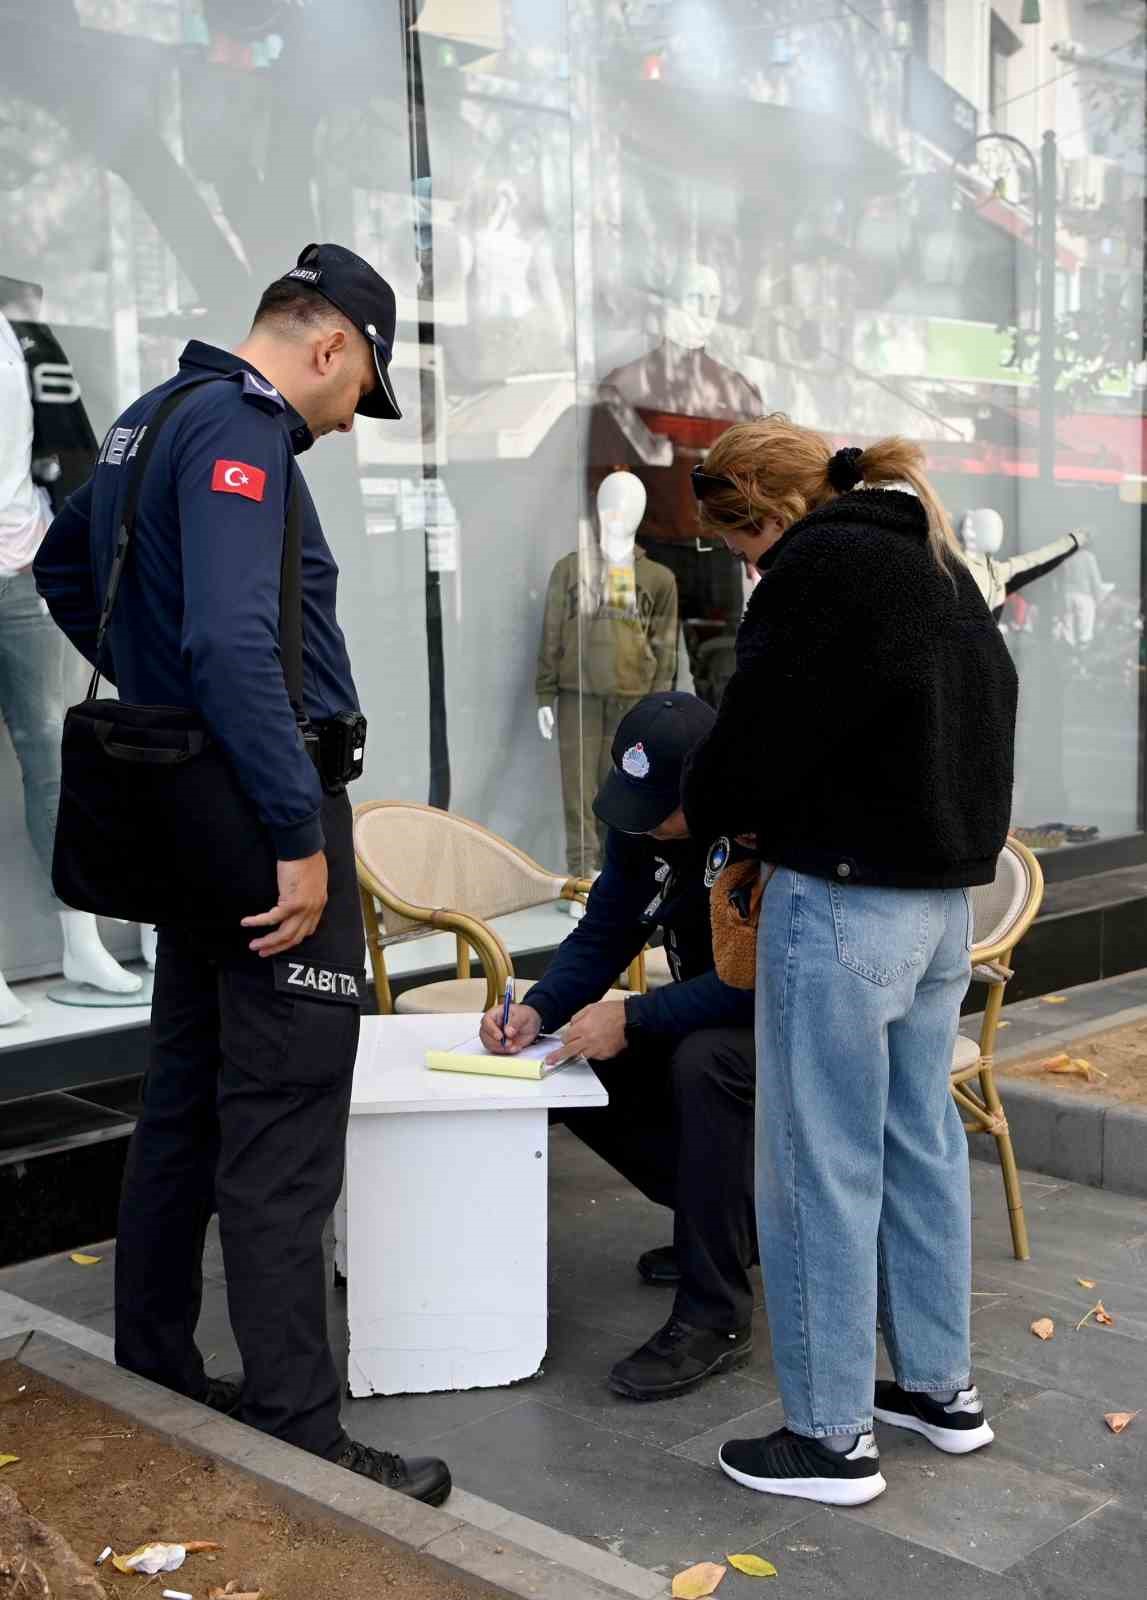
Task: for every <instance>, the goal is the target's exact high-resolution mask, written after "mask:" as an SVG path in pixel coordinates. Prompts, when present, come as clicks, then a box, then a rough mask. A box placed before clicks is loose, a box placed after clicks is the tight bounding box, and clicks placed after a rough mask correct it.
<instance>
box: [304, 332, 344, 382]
mask: <svg viewBox="0 0 1147 1600" xmlns="http://www.w3.org/2000/svg"><path fill="white" fill-rule="evenodd" d="M346 348H347V336H346V330H345V329H344V328H326V329H324V330H323V332H322V333H321V334H319V336H318V337H317V338H316V339H315V340H314V342H313V343H312V345H311V354H312V357H313V359H314V363H315V366H316V367H317V368H318V371H319V374H320V376H322V377H324V378H326V377H329V376H330V373H331V370H332V368H333V367H334V366H335V364H336V362H337V361H338V359H339V357H340V356H341V355H343V354H344V353H345V351H346Z"/></svg>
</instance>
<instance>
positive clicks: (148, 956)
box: [139, 922, 159, 972]
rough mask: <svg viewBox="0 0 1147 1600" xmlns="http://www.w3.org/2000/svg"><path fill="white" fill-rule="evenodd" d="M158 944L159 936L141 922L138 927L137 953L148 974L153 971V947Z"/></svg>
mask: <svg viewBox="0 0 1147 1600" xmlns="http://www.w3.org/2000/svg"><path fill="white" fill-rule="evenodd" d="M158 943H159V935H158V933H157V932H156V931H155V929H154V928H151V927H146V926H145V925H144V924H143V923H142V922H141V923H140V926H139V953H140V955H141V956H142V957H143V959H144V964H145V965H146V967H147V969H148V971H149V972H154V971H155V947H156V945H157V944H158Z"/></svg>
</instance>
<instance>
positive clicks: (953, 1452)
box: [872, 1407, 996, 1456]
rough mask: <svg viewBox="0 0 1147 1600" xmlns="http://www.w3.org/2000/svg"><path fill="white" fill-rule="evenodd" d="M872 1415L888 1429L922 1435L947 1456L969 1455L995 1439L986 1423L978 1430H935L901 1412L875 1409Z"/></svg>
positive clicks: (982, 1423)
mask: <svg viewBox="0 0 1147 1600" xmlns="http://www.w3.org/2000/svg"><path fill="white" fill-rule="evenodd" d="M872 1415H873V1416H874V1417H875V1418H876V1420H877V1422H886V1423H888V1425H889V1427H892V1428H907V1430H908V1431H909V1433H920V1434H923V1436H924V1438H925V1439H927V1441H928V1443H929V1444H934V1445H935V1446H936V1448H937V1450H943V1451H944V1453H945V1455H949V1456H967V1455H971V1453H972V1451H973V1450H982V1449H983V1448H984V1446H985V1445H986V1444H991V1442H992V1440H993V1439H994V1438H995V1437H996V1436H995V1434H994V1433H993V1432H992V1430H991V1428H989V1426H988V1424H987V1423H986V1422H981V1423H980V1426H979V1427H978V1428H937V1427H936V1426H935V1424H934V1423H931V1422H924V1421H922V1420H921V1418H920V1417H907V1416H905V1415H904V1413H903V1412H901V1411H881V1410H880V1409H879V1407H876V1408H875V1409H874V1410H873V1413H872Z"/></svg>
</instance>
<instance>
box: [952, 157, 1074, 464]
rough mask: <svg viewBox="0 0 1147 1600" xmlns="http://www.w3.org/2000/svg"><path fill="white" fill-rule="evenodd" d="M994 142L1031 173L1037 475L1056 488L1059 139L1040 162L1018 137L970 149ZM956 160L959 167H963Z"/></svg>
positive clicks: (961, 160)
mask: <svg viewBox="0 0 1147 1600" xmlns="http://www.w3.org/2000/svg"><path fill="white" fill-rule="evenodd" d="M989 141H993V142H995V143H997V144H1008V145H1011V146H1012V147H1013V148H1014V149H1016V150H1018V151H1019V152H1020V154H1021V155H1022V156H1023V158H1024V160H1025V161H1026V162H1027V164H1028V167H1029V169H1030V171H1031V184H1032V208H1033V218H1034V223H1035V239H1034V241H1033V243H1034V246H1035V252H1036V257H1037V260H1038V261H1039V476H1040V481H1041V483H1043V484H1044V486H1045V487H1047V488H1049V489H1050V488H1053V487H1054V485H1055V445H1056V393H1055V390H1056V358H1055V270H1056V257H1055V240H1056V206H1057V190H1058V174H1057V170H1056V161H1057V152H1056V138H1055V133H1054V131H1053V130H1052V129H1050V128H1049V129H1048V131H1047V132H1046V133H1045V134H1044V136H1043V144H1042V147H1041V149H1040V159H1039V161H1037V160H1036V158H1035V156H1034V155H1033V154H1032V151H1031V148H1030V146H1028V145H1026V144H1025V143H1024V141H1023V140H1022V139H1017V138H1016V136H1015V134H1014V133H982V134H980V136H979V138H977V139H973V140H972V141H971V144H970V145H969V146H968V147H967V149H968V150H969V151H971V150H976V149H978V148H979V147H980V145H982V144H987V143H988V142H989ZM963 159H964V158H963V156H959V157H957V165H961V164H962V162H963Z"/></svg>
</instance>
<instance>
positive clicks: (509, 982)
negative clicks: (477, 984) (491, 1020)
mask: <svg viewBox="0 0 1147 1600" xmlns="http://www.w3.org/2000/svg"><path fill="white" fill-rule="evenodd" d="M513 1003H514V980H513V978H507V979H506V993H505V995H504V996H503V997H502V1043H503V1044H504V1045H505V1044H507V1043H508V1040H507V1038H506V1029H507V1028H508V1027H509V1026H510V1007H511V1006H512V1005H513Z"/></svg>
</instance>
